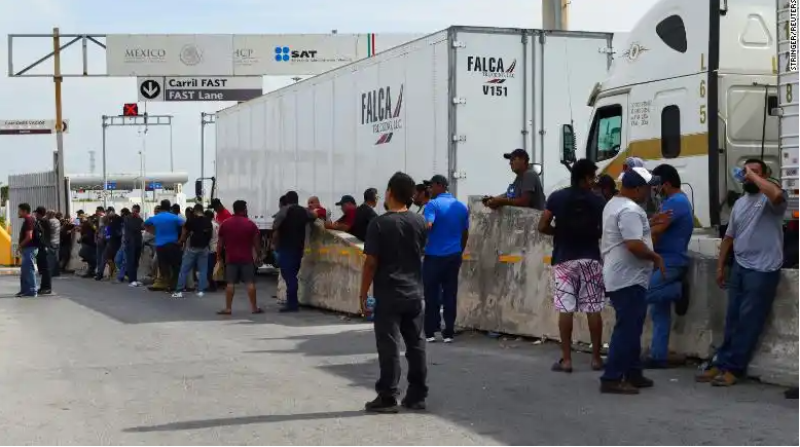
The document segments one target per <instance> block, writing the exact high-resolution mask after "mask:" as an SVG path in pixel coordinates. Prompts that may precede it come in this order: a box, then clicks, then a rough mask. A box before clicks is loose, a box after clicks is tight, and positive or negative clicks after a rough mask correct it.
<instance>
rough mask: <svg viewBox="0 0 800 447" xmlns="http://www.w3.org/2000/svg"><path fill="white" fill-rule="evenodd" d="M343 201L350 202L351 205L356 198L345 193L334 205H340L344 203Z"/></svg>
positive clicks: (354, 202)
mask: <svg viewBox="0 0 800 447" xmlns="http://www.w3.org/2000/svg"><path fill="white" fill-rule="evenodd" d="M345 203H352V204H353V205H355V204H356V203H357V202H356V199H355V197H353V196H351V195H348V194H345V195H343V196H342V198H341V199H339V201H338V202H336V204H335V205H336V206H342V205H344V204H345Z"/></svg>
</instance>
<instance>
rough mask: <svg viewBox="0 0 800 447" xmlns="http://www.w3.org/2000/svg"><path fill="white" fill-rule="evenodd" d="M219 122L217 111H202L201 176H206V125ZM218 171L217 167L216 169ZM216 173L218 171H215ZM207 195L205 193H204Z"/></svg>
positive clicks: (202, 177)
mask: <svg viewBox="0 0 800 447" xmlns="http://www.w3.org/2000/svg"><path fill="white" fill-rule="evenodd" d="M216 122H217V114H216V113H206V112H201V113H200V178H201V179H204V178H206V126H207V125H209V124H214V123H216ZM215 171H216V169H215ZM214 175H216V173H214ZM203 195H204V196H205V194H203Z"/></svg>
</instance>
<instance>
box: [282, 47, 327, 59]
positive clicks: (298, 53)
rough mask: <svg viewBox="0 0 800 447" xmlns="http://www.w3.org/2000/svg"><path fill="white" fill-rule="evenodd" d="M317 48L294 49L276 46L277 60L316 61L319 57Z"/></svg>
mask: <svg viewBox="0 0 800 447" xmlns="http://www.w3.org/2000/svg"><path fill="white" fill-rule="evenodd" d="M317 53H318V51H317V50H292V49H291V48H289V47H283V46H279V47H275V62H292V61H295V62H298V61H309V62H310V61H314V60H316V59H317Z"/></svg>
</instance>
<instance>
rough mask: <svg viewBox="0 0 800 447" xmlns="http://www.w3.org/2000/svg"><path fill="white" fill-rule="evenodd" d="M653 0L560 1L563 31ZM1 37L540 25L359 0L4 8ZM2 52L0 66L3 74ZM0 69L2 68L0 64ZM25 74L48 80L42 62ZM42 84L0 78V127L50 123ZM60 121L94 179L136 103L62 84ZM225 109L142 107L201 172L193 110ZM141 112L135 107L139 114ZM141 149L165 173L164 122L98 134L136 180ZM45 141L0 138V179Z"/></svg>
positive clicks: (193, 172) (269, 83)
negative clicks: (565, 19)
mask: <svg viewBox="0 0 800 447" xmlns="http://www.w3.org/2000/svg"><path fill="white" fill-rule="evenodd" d="M656 1H657V0H571V2H570V6H569V7H570V11H569V20H570V23H569V27H570V29H572V30H581V31H607V32H625V31H629V30H630V29H631V28H632V27H633V26H634V25H635V23H636V21H637V20H638V19H639V18H640V17H641V16H642V15H644V13H645V12H647V10H648V9H649V8H650V7H651V6H652V5H653V4H654V3H655V2H656ZM2 3H3V6H2V9H3V13H2V14H0V35H2V36H3V38H6V37H5V36H6V35H7V34H24V33H27V34H49V33H51V32H52V29H53V27H56V26H57V27H59V28H60V30H61V33H65V34H68V33H72V34H79V33H80V34H82V33H96V34H117V33H121V34H127V33H131V34H189V33H191V34H270V33H276V34H279V33H328V32H330V30H332V29H336V30H338V31H339V32H340V33H368V32H369V33H423V34H426V33H433V32H436V31H438V30H441V29H444V28H447V27H448V26H451V25H475V26H497V27H514V28H539V27H541V25H542V19H541V3H540V1H539V0H491V1H488V0H404V1H402V2H399V1H397V2H386V3H382V4H380V6H379V7H378V6H377V5H376V3H375V2H374V1H370V0H337V1H330V0H294V1H292V2H276V1H271V0H225V1H219V0H214V1H211V0H160V1H155V0H137V1H135V2H110V1H108V0H104V1H100V0H26V1H24V2H23V1H15V0H3V2H2ZM51 50H52V39H47V38H24V39H15V41H14V48H13V63H14V67H15V69H16V70H20V69H22V68H24V67H25V66H27V65H28V64H30V63H32V62H34V61H36V60H37V59H39V58H41V57H43V56H45V55H46V54H48V53H49V52H50V51H51ZM88 56H89V57H88V63H89V72H90V73H105V55H104V53H103V50H102V49H101V48H100V47H96V46H94V45H91V44H90V51H89V55H88ZM7 60H8V51H7V44H6V43H5V42H4V43H3V44H2V45H0V61H1V62H2V63H3V66H4V67H5V66H7ZM81 63H82V62H81V51H80V47H79V45H75V46H73V47H70V48H68V49H66V50H64V53H63V55H62V67H63V72H64V73H78V72H79V71H80V67H81ZM3 71H4V72H6V71H7V70H6V69H5V68H4V69H3ZM32 72H35V73H47V72H52V62H50V61H47V62H45V63H43V64H42V65H41V66H40V67H37V68H36V69H34V70H33V71H32ZM291 82H292V81H291V80H290V79H289V78H288V77H265V79H264V86H265V92H266V91H269V90H272V89H277V88H280V87H283V86H285V85H288V84H289V83H291ZM53 90H54V88H53V82H52V80H51V79H49V78H22V77H14V78H10V77H8V76H7V73H6V75H5V76H0V119H54V118H55V105H54V104H55V101H54V93H53ZM62 98H63V114H64V115H63V116H64V118H66V119H69V122H70V129H69V133H67V134H65V136H64V151H65V154H66V158H65V165H66V172H67V174H70V173H89V171H90V154H89V152H90V151H95V160H96V167H95V172H96V173H97V174H100V173H101V172H102V164H101V148H102V127H101V116H102V115H118V114H120V113H121V110H122V105H123V104H124V103H126V102H136V101H137V93H136V79H135V78H120V77H93V78H65V80H64V83H63V96H62ZM231 105H232V103H229V102H228V103H224V102H209V103H174V102H173V103H148V105H147V111H148V113H150V114H165V115H166V114H168V115H173V116H174V118H173V127H172V132H173V136H172V150H173V151H174V159H175V170H176V171H185V172H187V173H188V177H189V179H190V180H194V179H195V178H197V177H199V176H200V113H201V112H208V113H211V112H216V111H217V110H220V109H223V108H226V107H229V106H231ZM143 107H144V104H140V110H142V109H143ZM143 144H145V145H146V153H147V157H146V163H147V167H146V169H147V171H148V172H164V171H168V170H169V150H170V137H169V129H168V127H167V126H162V127H152V128H151V129H150V130H149V132H148V134H147V138H146V140H144V139H143V138H142V137H141V136H140V134H139V132H138V131H137V129H136V128H133V127H130V128H129V127H112V128H109V130H108V132H107V144H106V148H107V157H106V158H107V171H108V172H109V173H121V172H126V173H138V172H139V166H140V162H139V155H138V152H139V151H140V150H141V149H142V147H143ZM55 148H56V140H55V136H54V135H25V136H0V182H2V183H7V182H8V180H7V178H8V175H9V174H22V173H28V172H41V171H47V170H50V169H52V152H53V150H55ZM213 154H214V130H213V126H208V127H207V128H206V172H207V173H209V172H212V171H213V159H214V155H213Z"/></svg>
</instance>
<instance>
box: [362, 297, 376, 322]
mask: <svg viewBox="0 0 800 447" xmlns="http://www.w3.org/2000/svg"><path fill="white" fill-rule="evenodd" d="M365 307H366V309H364V310H365V312H366V315H364V316H365V317H366V318H367V321H372V320H373V317H374V312H375V297H373V296H372V295H370V296H368V297H367V303H366V306H365Z"/></svg>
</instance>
